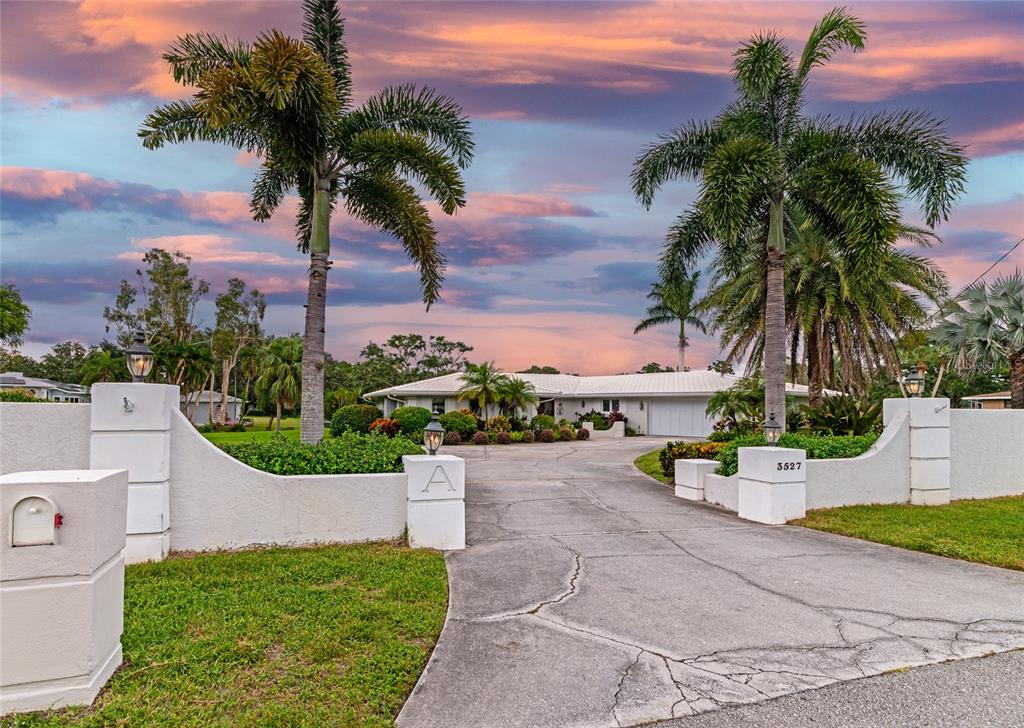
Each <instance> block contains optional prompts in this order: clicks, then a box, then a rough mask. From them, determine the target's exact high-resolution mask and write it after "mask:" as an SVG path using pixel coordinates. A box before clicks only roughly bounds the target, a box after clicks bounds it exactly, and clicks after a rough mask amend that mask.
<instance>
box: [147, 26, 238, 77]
mask: <svg viewBox="0 0 1024 728" xmlns="http://www.w3.org/2000/svg"><path fill="white" fill-rule="evenodd" d="M250 53H251V50H250V48H249V46H248V44H246V43H244V42H242V41H240V40H236V41H231V40H229V39H228V38H227V37H224V36H216V35H212V34H209V33H190V34H188V35H183V36H181V37H180V38H178V39H177V40H176V41H174V42H173V43H172V44H171V45H170V46H169V47H168V49H167V52H166V53H164V56H163V57H164V60H165V61H167V63H168V64H169V65H170V67H171V76H172V77H173V78H174V81H175V83H180V84H182V85H183V86H197V85H199V80H200V79H201V78H202V77H203V75H204V74H205V73H207V72H208V71H212V70H214V69H217V68H232V67H243V68H244V67H246V66H248V65H249V57H250Z"/></svg>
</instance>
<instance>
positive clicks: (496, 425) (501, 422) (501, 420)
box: [487, 415, 512, 432]
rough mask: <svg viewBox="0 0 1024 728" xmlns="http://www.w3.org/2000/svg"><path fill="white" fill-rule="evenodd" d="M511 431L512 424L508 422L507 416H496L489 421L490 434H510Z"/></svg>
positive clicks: (488, 429)
mask: <svg viewBox="0 0 1024 728" xmlns="http://www.w3.org/2000/svg"><path fill="white" fill-rule="evenodd" d="M511 429H512V423H511V422H509V421H508V417H506V416H505V415H494V417H492V418H491V419H489V420H487V431H488V432H509V431H510V430H511Z"/></svg>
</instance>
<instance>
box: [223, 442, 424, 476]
mask: <svg viewBox="0 0 1024 728" xmlns="http://www.w3.org/2000/svg"><path fill="white" fill-rule="evenodd" d="M218 447H220V449H221V450H223V451H224V452H226V453H227V454H228V455H230V456H231V457H233V458H235V459H236V460H240V461H241V462H243V463H245V464H246V465H249V466H251V467H254V468H256V469H257V470H263V471H265V472H268V473H274V474H276V475H343V474H349V473H401V472H402V456H403V455H422V454H423V448H422V447H420V446H419V445H417V444H416V443H415V442H413V441H412V440H409V439H406V438H404V437H385V436H384V435H362V434H358V433H355V432H344V433H342V434H340V435H338V436H337V437H333V438H327V439H324V440H321V441H320V442H318V443H316V444H315V445H310V444H307V443H302V442H296V441H295V440H289V439H288V438H287V437H285V436H284V435H281V434H277V435H275V436H274V437H272V438H270V439H269V440H256V439H255V438H254V439H252V440H250V441H249V442H237V443H226V444H223V445H219V446H218Z"/></svg>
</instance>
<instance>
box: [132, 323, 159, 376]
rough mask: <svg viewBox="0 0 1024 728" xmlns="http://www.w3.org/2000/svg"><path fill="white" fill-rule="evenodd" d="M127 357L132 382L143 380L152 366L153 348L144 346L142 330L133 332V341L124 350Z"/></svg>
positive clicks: (144, 339) (144, 335)
mask: <svg viewBox="0 0 1024 728" xmlns="http://www.w3.org/2000/svg"><path fill="white" fill-rule="evenodd" d="M125 354H126V356H127V359H128V371H130V372H131V373H132V381H133V382H144V381H146V376H147V375H148V374H149V371H150V370H151V369H152V368H153V350H152V349H150V348H149V347H148V346H146V334H145V333H143V332H142V330H141V329H140V330H138V331H136V332H135V343H133V344H132V345H131V346H130V347H128V351H126V352H125Z"/></svg>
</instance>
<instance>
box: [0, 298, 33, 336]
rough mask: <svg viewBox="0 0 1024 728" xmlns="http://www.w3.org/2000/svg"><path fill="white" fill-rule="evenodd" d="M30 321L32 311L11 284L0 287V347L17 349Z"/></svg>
mask: <svg viewBox="0 0 1024 728" xmlns="http://www.w3.org/2000/svg"><path fill="white" fill-rule="evenodd" d="M31 321H32V309H30V308H29V307H28V304H26V303H25V302H24V301H22V300H21V292H20V291H18V289H17V288H15V286H14V284H13V283H4V284H3V285H0V346H7V347H11V348H12V349H17V348H18V347H19V346H21V342H22V341H23V340H24V337H25V333H26V332H27V331H28V327H29V324H30V323H31Z"/></svg>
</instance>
